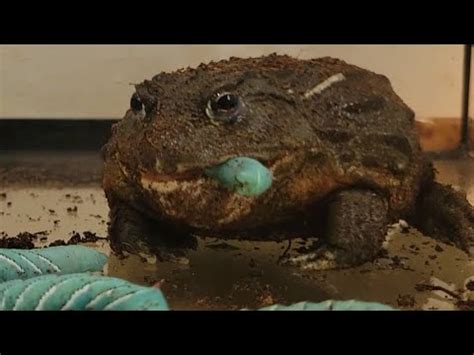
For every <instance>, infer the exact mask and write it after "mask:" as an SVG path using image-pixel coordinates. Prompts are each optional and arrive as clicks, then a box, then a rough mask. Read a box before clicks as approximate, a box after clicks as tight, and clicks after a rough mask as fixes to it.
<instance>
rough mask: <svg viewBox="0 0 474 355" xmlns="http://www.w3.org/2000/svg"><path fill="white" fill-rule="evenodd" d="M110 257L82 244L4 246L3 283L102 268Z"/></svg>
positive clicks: (0, 259) (0, 257)
mask: <svg viewBox="0 0 474 355" xmlns="http://www.w3.org/2000/svg"><path fill="white" fill-rule="evenodd" d="M106 262H107V256H106V255H104V254H102V253H100V252H98V251H96V250H94V249H92V248H87V247H84V246H80V245H72V246H58V247H51V248H44V249H31V250H23V249H0V282H3V281H8V280H15V279H28V278H31V277H35V276H39V275H44V274H53V273H54V274H71V273H80V272H94V271H102V268H103V267H104V265H105V263H106Z"/></svg>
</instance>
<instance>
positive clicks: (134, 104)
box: [130, 93, 143, 111]
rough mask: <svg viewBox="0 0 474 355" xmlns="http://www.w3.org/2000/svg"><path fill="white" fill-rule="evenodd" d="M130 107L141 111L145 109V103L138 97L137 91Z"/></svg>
mask: <svg viewBox="0 0 474 355" xmlns="http://www.w3.org/2000/svg"><path fill="white" fill-rule="evenodd" d="M130 108H131V109H132V110H133V111H141V110H142V109H143V104H142V102H141V101H140V98H139V97H138V94H137V93H134V94H133V95H132V98H131V99H130Z"/></svg>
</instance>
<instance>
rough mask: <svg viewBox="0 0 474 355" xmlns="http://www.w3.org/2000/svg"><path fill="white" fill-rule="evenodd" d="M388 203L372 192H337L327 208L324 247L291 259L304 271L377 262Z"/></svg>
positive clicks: (383, 233) (384, 229)
mask: <svg viewBox="0 0 474 355" xmlns="http://www.w3.org/2000/svg"><path fill="white" fill-rule="evenodd" d="M387 213H388V203H387V200H386V199H385V198H384V197H382V196H380V195H378V194H376V193H375V192H372V191H370V190H355V189H354V190H346V191H341V192H338V193H337V194H336V195H335V196H334V197H333V199H332V200H331V202H329V204H328V217H327V218H328V220H327V226H326V231H325V240H324V241H325V243H324V245H323V246H322V247H320V248H318V249H317V250H315V251H314V252H312V253H309V254H306V255H299V256H296V257H293V258H289V259H288V260H287V263H289V264H291V265H297V266H300V267H302V268H303V269H313V270H324V269H336V268H347V267H354V266H358V265H361V264H363V263H365V262H368V261H372V260H374V259H375V258H376V257H377V255H378V254H379V252H380V251H381V249H382V244H383V241H384V238H385V235H386V232H387V224H388V221H387Z"/></svg>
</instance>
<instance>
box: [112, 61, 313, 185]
mask: <svg viewBox="0 0 474 355" xmlns="http://www.w3.org/2000/svg"><path fill="white" fill-rule="evenodd" d="M293 61H295V59H292V58H290V57H286V56H276V55H272V56H267V57H263V58H257V59H237V58H232V59H230V60H228V61H221V62H218V63H211V64H208V65H200V66H199V67H198V68H196V69H190V68H188V69H184V70H180V71H176V72H174V73H161V74H159V75H157V76H155V77H154V78H153V79H152V80H151V81H144V82H143V83H141V84H138V85H136V92H135V93H134V94H133V95H132V98H131V102H130V106H131V108H130V110H129V112H128V114H127V115H126V117H125V118H124V120H123V122H121V123H120V128H119V129H116V131H121V132H122V134H123V135H124V136H126V137H128V138H127V139H122V140H123V141H125V140H126V141H127V142H128V143H127V144H129V145H130V148H128V147H125V146H124V147H123V148H122V149H121V150H123V149H133V152H128V153H126V155H127V156H132V155H134V156H135V160H136V161H137V162H136V165H137V166H138V167H139V169H140V170H141V171H142V172H143V173H144V174H145V175H147V176H148V177H149V178H152V179H158V180H170V179H172V180H190V179H193V178H196V177H199V176H202V174H203V173H206V172H209V171H210V170H209V169H211V170H212V171H213V173H214V174H211V175H213V176H214V177H215V176H216V174H215V173H216V170H215V168H216V167H219V166H222V164H224V163H226V162H229V161H232V159H234V158H242V157H245V158H249V159H253V160H254V161H255V165H254V167H255V168H256V169H257V170H258V169H260V168H261V166H263V167H266V168H267V169H269V168H271V166H273V165H274V164H275V162H277V161H279V160H281V159H282V157H286V159H288V155H289V154H291V152H294V151H298V150H302V149H303V148H307V147H308V144H314V142H315V140H314V139H311V138H312V130H311V127H310V126H309V125H308V120H307V119H306V117H305V115H306V114H305V112H304V106H303V105H299V101H300V100H301V97H300V96H298V95H297V91H298V90H297V88H295V87H293V88H291V81H292V79H293V78H294V76H295V74H296V73H295V71H294V70H291V65H292V64H293ZM313 138H314V137H313ZM119 145H120V140H119ZM257 162H258V163H260V165H261V166H260V165H259V164H258V163H257ZM247 163H249V161H248V160H247ZM246 166H247V167H249V166H250V169H251V164H250V165H248V164H247V165H246ZM262 172H264V170H262ZM217 175H218V174H217ZM244 175H245V174H244Z"/></svg>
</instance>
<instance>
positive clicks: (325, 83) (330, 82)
mask: <svg viewBox="0 0 474 355" xmlns="http://www.w3.org/2000/svg"><path fill="white" fill-rule="evenodd" d="M345 79H346V77H345V76H344V74H342V73H338V74H335V75H333V76H330V77H329V78H327V79H326V80H324V81H323V82H322V83H319V84H317V85H316V86H314V87H313V88H311V89H310V90H308V91H306V92H305V93H304V95H303V97H304V98H305V99H309V98H310V97H311V96H313V95H316V94H320V93H322V92H323V91H324V90H326V89H327V88H329V87H330V86H331V85H333V84H334V83H337V82H339V81H343V80H345Z"/></svg>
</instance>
